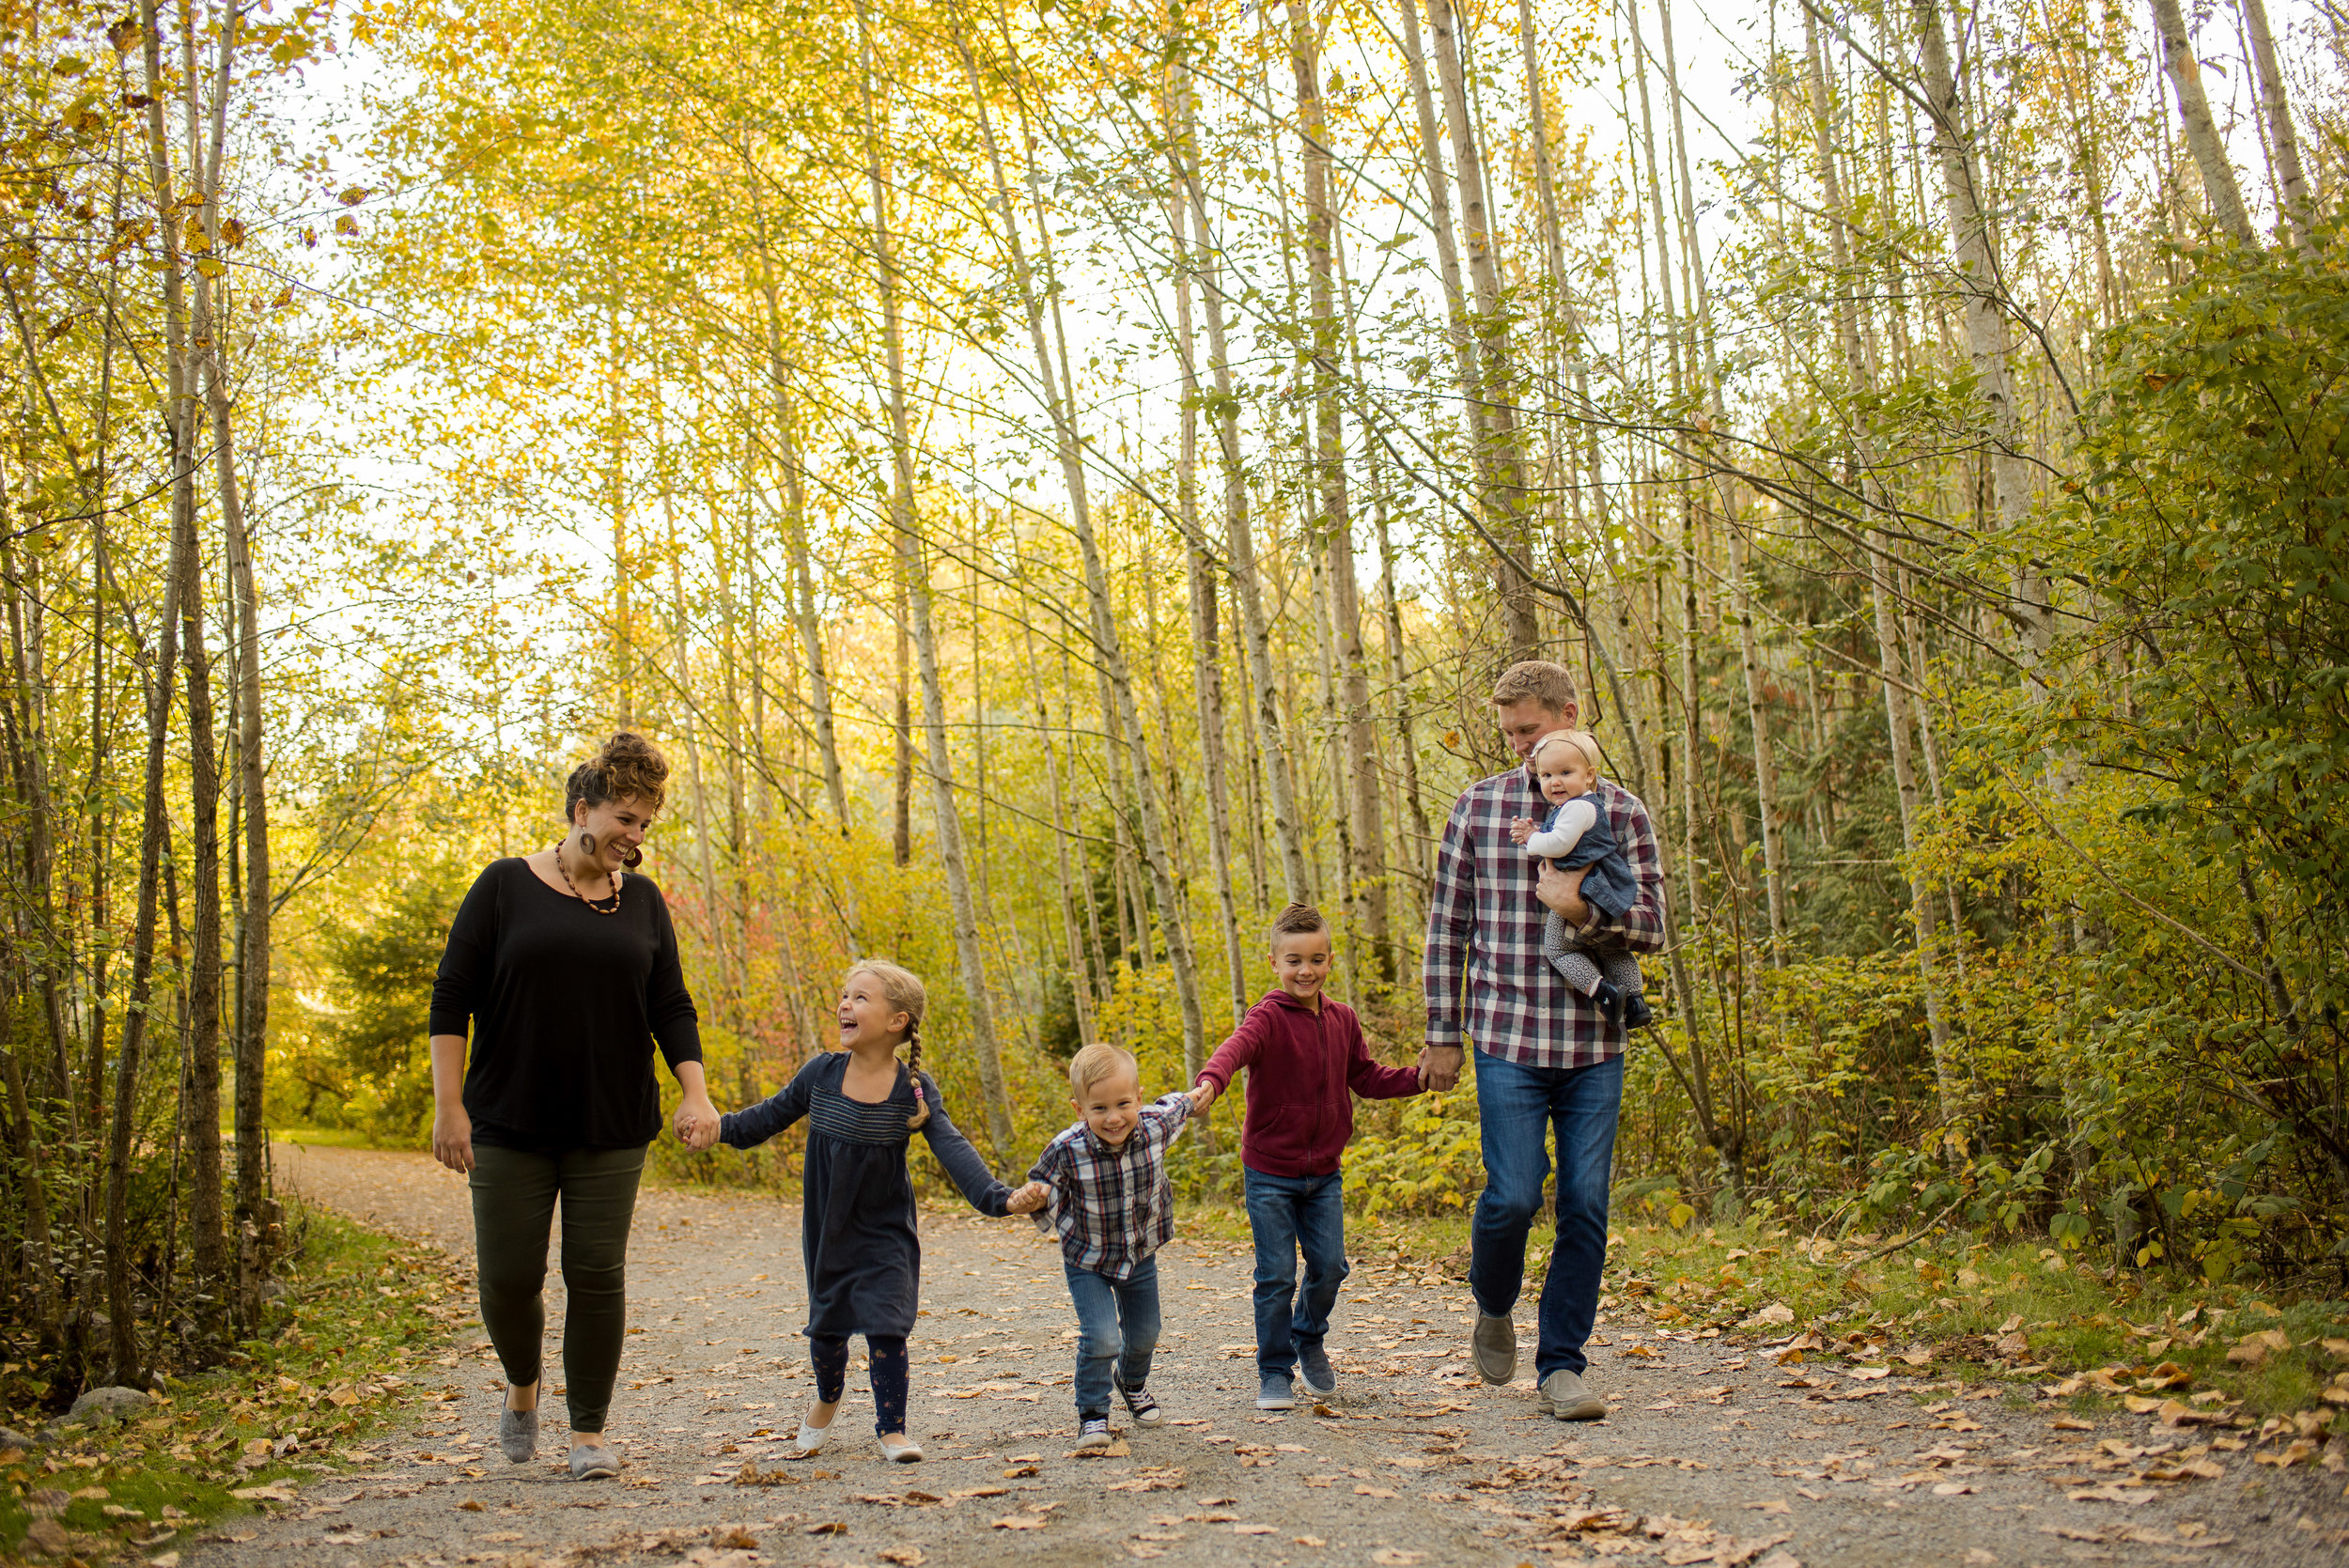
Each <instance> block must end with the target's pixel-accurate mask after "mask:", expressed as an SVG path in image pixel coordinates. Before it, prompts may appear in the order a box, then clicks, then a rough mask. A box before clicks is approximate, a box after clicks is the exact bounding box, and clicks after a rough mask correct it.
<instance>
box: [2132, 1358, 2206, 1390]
mask: <svg viewBox="0 0 2349 1568" xmlns="http://www.w3.org/2000/svg"><path fill="white" fill-rule="evenodd" d="M2193 1381H2194V1374H2192V1373H2190V1372H2188V1371H2186V1368H2184V1367H2182V1366H2180V1365H2178V1363H2177V1362H2175V1361H2164V1362H2162V1363H2161V1365H2159V1366H2157V1367H2155V1369H2154V1370H2153V1373H2152V1374H2151V1375H2150V1376H2145V1377H2140V1378H2139V1379H2138V1380H2137V1386H2138V1387H2139V1389H2143V1390H2144V1391H2146V1392H2148V1393H2157V1392H2159V1391H2160V1390H2161V1389H2183V1388H2185V1387H2186V1385H2187V1384H2189V1383H2191V1382H2193Z"/></svg>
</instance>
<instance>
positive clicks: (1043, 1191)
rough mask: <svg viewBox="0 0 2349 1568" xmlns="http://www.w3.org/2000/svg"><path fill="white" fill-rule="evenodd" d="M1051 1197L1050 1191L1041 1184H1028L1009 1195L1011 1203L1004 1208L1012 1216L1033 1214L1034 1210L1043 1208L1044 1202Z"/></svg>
mask: <svg viewBox="0 0 2349 1568" xmlns="http://www.w3.org/2000/svg"><path fill="white" fill-rule="evenodd" d="M1051 1195H1052V1193H1051V1189H1050V1188H1048V1187H1046V1186H1045V1185H1044V1184H1043V1183H1042V1182H1030V1183H1029V1184H1028V1185H1027V1186H1025V1187H1023V1188H1020V1189H1019V1191H1017V1192H1015V1193H1013V1194H1012V1195H1011V1202H1010V1203H1006V1204H1005V1205H1004V1207H1006V1208H1008V1209H1009V1210H1010V1211H1011V1212H1012V1213H1014V1214H1034V1212H1035V1211H1036V1210H1038V1209H1040V1208H1042V1207H1043V1206H1044V1204H1045V1201H1046V1200H1047V1199H1049V1198H1050V1197H1051Z"/></svg>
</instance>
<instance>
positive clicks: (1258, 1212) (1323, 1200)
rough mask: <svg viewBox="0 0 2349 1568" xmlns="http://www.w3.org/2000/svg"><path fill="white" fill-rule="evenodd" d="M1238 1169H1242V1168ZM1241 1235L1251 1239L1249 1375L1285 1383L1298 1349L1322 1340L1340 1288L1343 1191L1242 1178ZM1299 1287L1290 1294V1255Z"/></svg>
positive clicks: (1336, 1180)
mask: <svg viewBox="0 0 2349 1568" xmlns="http://www.w3.org/2000/svg"><path fill="white" fill-rule="evenodd" d="M1243 1169H1245V1167H1243ZM1248 1228H1249V1230H1250V1231H1252V1232H1253V1233H1254V1234H1255V1237H1256V1375H1257V1376H1258V1377H1259V1378H1267V1377H1286V1376H1288V1375H1289V1374H1290V1373H1291V1372H1293V1371H1294V1370H1295V1369H1296V1366H1297V1353H1298V1349H1299V1346H1300V1345H1307V1344H1319V1343H1321V1342H1322V1340H1323V1338H1324V1337H1325V1336H1327V1335H1328V1334H1329V1332H1330V1309H1331V1308H1333V1307H1335V1306H1336V1305H1337V1304H1338V1286H1340V1285H1341V1284H1343V1283H1345V1282H1346V1274H1347V1272H1348V1270H1347V1268H1346V1187H1345V1181H1344V1178H1343V1177H1342V1176H1340V1175H1339V1173H1338V1172H1334V1171H1333V1172H1330V1174H1328V1175H1326V1176H1268V1175H1266V1174H1265V1173H1264V1172H1262V1171H1249V1172H1248ZM1300 1251H1301V1252H1303V1253H1304V1254H1305V1285H1304V1288H1303V1289H1302V1290H1299V1289H1298V1288H1297V1255H1298V1253H1299V1252H1300Z"/></svg>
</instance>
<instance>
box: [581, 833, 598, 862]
mask: <svg viewBox="0 0 2349 1568" xmlns="http://www.w3.org/2000/svg"><path fill="white" fill-rule="evenodd" d="M579 852H580V853H581V854H583V855H584V856H586V857H587V858H588V859H589V860H591V861H592V860H594V859H595V858H596V835H595V834H593V833H591V832H589V831H587V830H586V829H584V828H582V829H581V830H580V831H579Z"/></svg>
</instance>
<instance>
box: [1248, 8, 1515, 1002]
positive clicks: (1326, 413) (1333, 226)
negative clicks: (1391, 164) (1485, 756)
mask: <svg viewBox="0 0 2349 1568" xmlns="http://www.w3.org/2000/svg"><path fill="white" fill-rule="evenodd" d="M1315 38H1316V34H1315V25H1314V17H1313V7H1312V4H1311V0H1290V3H1289V50H1290V58H1289V63H1290V66H1291V69H1292V70H1293V71H1294V73H1295V76H1296V81H1297V118H1298V129H1299V138H1300V139H1301V140H1302V142H1303V143H1304V148H1303V151H1304V166H1305V180H1304V195H1305V268H1306V277H1307V287H1308V290H1309V297H1310V309H1311V312H1312V316H1311V320H1310V324H1309V330H1310V334H1311V336H1310V341H1311V349H1312V356H1311V364H1312V373H1313V379H1314V386H1313V397H1314V446H1315V465H1314V466H1315V479H1316V480H1317V484H1316V486H1315V489H1316V490H1317V491H1318V502H1319V513H1320V534H1321V545H1322V551H1323V553H1324V556H1325V558H1326V561H1327V565H1328V570H1329V574H1330V629H1331V632H1332V633H1333V639H1334V641H1335V644H1336V648H1335V652H1336V655H1337V661H1338V665H1339V669H1338V672H1337V675H1338V687H1339V691H1338V695H1339V698H1340V701H1341V702H1342V704H1343V708H1344V713H1343V722H1344V726H1345V737H1346V757H1347V759H1348V761H1349V762H1350V764H1351V766H1350V768H1349V769H1348V771H1349V772H1350V774H1351V778H1350V781H1344V780H1341V779H1339V778H1336V777H1332V778H1331V779H1330V787H1331V788H1332V789H1341V788H1344V789H1348V790H1349V792H1350V795H1351V798H1352V799H1351V808H1350V810H1349V812H1348V814H1347V821H1346V838H1347V840H1348V841H1349V842H1348V844H1347V846H1346V848H1347V855H1348V859H1349V860H1350V862H1351V863H1350V864H1348V865H1346V867H1345V869H1344V872H1343V875H1344V877H1345V879H1346V881H1347V882H1348V883H1349V884H1350V887H1349V889H1348V895H1349V896H1348V902H1349V903H1351V904H1352V905H1353V906H1354V908H1355V913H1356V919H1357V922H1358V924H1360V926H1361V929H1362V931H1363V932H1364V934H1365V937H1366V939H1367V942H1368V946H1369V949H1370V959H1371V965H1372V971H1371V973H1370V974H1369V975H1367V976H1365V978H1366V979H1371V980H1374V981H1375V982H1376V984H1377V987H1378V988H1379V990H1380V992H1381V993H1382V994H1383V992H1384V990H1385V988H1386V987H1389V986H1392V985H1393V984H1394V978H1395V976H1394V956H1393V954H1392V951H1391V943H1392V932H1391V931H1390V929H1389V926H1388V918H1387V868H1386V848H1385V846H1386V837H1387V831H1386V824H1385V821H1384V816H1383V814H1382V812H1381V811H1380V809H1379V800H1378V768H1377V759H1378V737H1377V733H1376V732H1375V731H1374V730H1373V729H1372V727H1371V715H1370V669H1369V663H1368V660H1367V658H1366V657H1365V655H1364V653H1363V651H1362V613H1361V585H1360V584H1359V582H1357V581H1356V578H1355V572H1354V525H1353V518H1352V508H1351V504H1350V499H1349V497H1348V495H1347V493H1346V432H1345V427H1344V424H1343V421H1342V418H1341V409H1342V390H1343V387H1344V384H1345V377H1344V374H1343V363H1342V362H1343V357H1344V349H1343V336H1342V333H1343V329H1344V320H1343V318H1341V317H1340V315H1339V311H1338V303H1337V271H1338V269H1337V263H1336V258H1335V242H1336V230H1337V221H1336V218H1335V216H1334V215H1333V213H1332V212H1331V210H1330V125H1329V119H1328V116H1327V115H1326V114H1325V112H1324V109H1323V104H1322V96H1321V62H1320V54H1319V46H1318V44H1317V43H1316V41H1315ZM1526 592H1527V593H1528V594H1529V595H1530V594H1531V590H1530V589H1528V590H1526Z"/></svg>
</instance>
